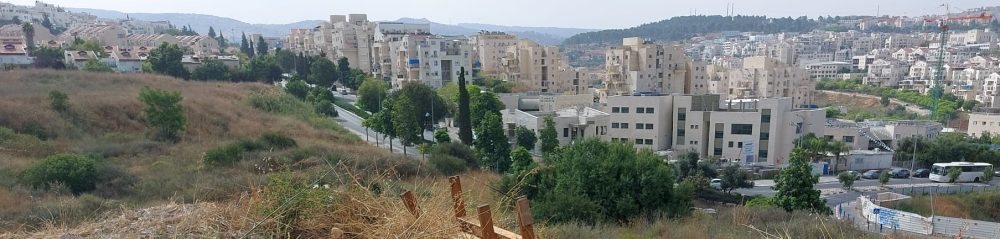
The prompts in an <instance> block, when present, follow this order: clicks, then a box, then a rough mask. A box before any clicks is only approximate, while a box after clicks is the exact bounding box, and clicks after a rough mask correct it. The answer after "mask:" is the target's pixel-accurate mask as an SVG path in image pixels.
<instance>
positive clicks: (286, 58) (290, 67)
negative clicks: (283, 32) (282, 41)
mask: <svg viewBox="0 0 1000 239" xmlns="http://www.w3.org/2000/svg"><path fill="white" fill-rule="evenodd" d="M296 57H297V56H295V53H294V52H292V51H289V50H275V51H274V58H275V60H276V61H277V62H278V66H280V67H281V70H282V71H284V72H295V70H296V68H295V67H296V66H295V64H296V63H298V62H296V61H298V59H296Z"/></svg>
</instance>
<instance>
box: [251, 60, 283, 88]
mask: <svg viewBox="0 0 1000 239" xmlns="http://www.w3.org/2000/svg"><path fill="white" fill-rule="evenodd" d="M243 72H244V73H243V75H244V79H243V80H245V81H263V82H267V83H274V82H278V81H280V80H281V77H282V74H283V72H282V71H281V66H278V63H277V62H276V61H275V59H274V57H272V56H270V55H265V56H260V57H254V58H253V59H250V62H249V63H247V64H244V65H243Z"/></svg>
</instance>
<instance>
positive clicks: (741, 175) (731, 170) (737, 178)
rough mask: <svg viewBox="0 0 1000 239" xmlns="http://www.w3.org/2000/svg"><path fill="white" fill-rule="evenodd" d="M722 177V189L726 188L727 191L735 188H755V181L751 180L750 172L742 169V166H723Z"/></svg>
mask: <svg viewBox="0 0 1000 239" xmlns="http://www.w3.org/2000/svg"><path fill="white" fill-rule="evenodd" d="M721 179H722V185H721V186H722V190H725V191H726V193H729V192H732V191H733V189H737V188H753V181H750V174H749V173H747V171H744V170H743V169H740V166H739V165H736V164H731V165H729V166H727V167H725V168H722V178H721Z"/></svg>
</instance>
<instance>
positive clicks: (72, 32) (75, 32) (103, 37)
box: [57, 24, 128, 46]
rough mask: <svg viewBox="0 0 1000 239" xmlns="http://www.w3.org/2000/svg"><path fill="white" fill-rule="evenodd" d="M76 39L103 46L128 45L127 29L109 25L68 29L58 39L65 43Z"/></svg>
mask: <svg viewBox="0 0 1000 239" xmlns="http://www.w3.org/2000/svg"><path fill="white" fill-rule="evenodd" d="M76 38H80V39H83V40H95V41H98V42H100V43H101V44H103V45H116V46H117V45H124V44H126V43H128V33H127V32H126V31H125V28H122V27H121V26H118V25H107V24H81V25H77V26H74V27H71V28H69V29H67V30H66V31H65V32H63V33H62V34H59V36H58V37H57V39H58V40H59V41H64V42H73V40H75V39H76Z"/></svg>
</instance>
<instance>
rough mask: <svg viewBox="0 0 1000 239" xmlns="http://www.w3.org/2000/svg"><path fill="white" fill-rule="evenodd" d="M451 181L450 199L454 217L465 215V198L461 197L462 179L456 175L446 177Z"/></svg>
mask: <svg viewBox="0 0 1000 239" xmlns="http://www.w3.org/2000/svg"><path fill="white" fill-rule="evenodd" d="M448 181H449V182H450V183H451V200H452V203H453V204H454V210H455V217H458V218H461V217H465V200H463V199H462V179H461V178H459V177H458V176H451V177H449V178H448Z"/></svg>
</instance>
